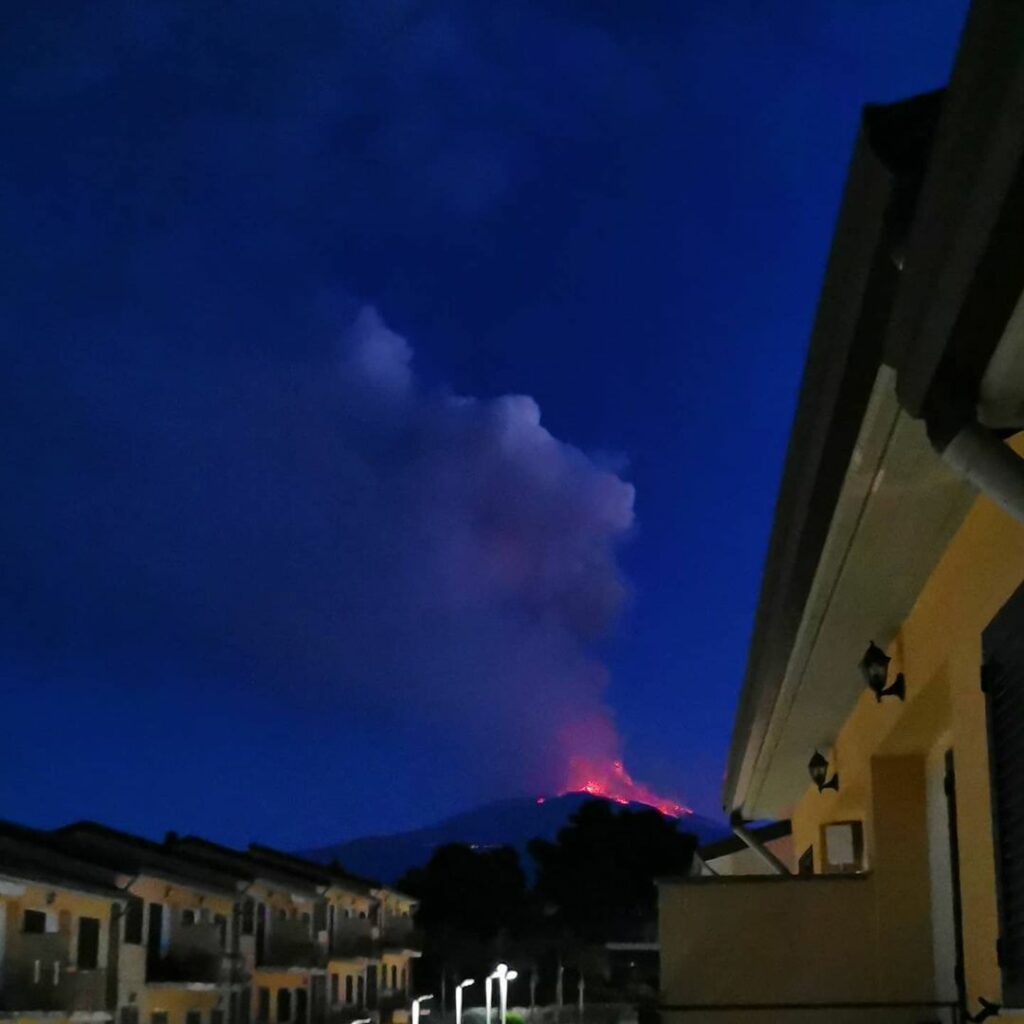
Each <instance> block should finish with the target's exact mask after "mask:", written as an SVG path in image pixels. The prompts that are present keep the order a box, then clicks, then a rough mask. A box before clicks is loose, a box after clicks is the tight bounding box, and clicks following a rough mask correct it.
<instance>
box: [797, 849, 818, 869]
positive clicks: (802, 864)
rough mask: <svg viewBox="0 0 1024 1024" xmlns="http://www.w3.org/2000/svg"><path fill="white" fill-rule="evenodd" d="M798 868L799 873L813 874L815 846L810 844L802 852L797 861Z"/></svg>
mask: <svg viewBox="0 0 1024 1024" xmlns="http://www.w3.org/2000/svg"><path fill="white" fill-rule="evenodd" d="M796 870H797V874H798V875H813V874H814V847H813V846H808V847H807V849H806V850H804V852H803V853H801V854H800V859H799V860H798V861H797V863H796Z"/></svg>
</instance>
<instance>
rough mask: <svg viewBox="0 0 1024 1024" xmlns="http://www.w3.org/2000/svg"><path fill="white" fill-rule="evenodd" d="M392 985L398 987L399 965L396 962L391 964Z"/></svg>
mask: <svg viewBox="0 0 1024 1024" xmlns="http://www.w3.org/2000/svg"><path fill="white" fill-rule="evenodd" d="M391 987H392V988H398V967H397V966H396V965H395V964H392V965H391Z"/></svg>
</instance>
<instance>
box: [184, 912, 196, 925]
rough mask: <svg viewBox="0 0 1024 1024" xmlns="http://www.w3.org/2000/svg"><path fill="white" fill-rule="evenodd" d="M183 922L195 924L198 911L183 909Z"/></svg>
mask: <svg viewBox="0 0 1024 1024" xmlns="http://www.w3.org/2000/svg"><path fill="white" fill-rule="evenodd" d="M181 923H182V924H183V925H186V926H187V925H192V924H195V923H196V912H195V911H194V910H183V911H182V912H181Z"/></svg>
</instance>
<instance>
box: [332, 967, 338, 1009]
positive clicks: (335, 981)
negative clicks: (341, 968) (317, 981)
mask: <svg viewBox="0 0 1024 1024" xmlns="http://www.w3.org/2000/svg"><path fill="white" fill-rule="evenodd" d="M337 1001H338V976H337V975H336V974H332V975H331V1005H332V1006H334V1004H335V1003H337Z"/></svg>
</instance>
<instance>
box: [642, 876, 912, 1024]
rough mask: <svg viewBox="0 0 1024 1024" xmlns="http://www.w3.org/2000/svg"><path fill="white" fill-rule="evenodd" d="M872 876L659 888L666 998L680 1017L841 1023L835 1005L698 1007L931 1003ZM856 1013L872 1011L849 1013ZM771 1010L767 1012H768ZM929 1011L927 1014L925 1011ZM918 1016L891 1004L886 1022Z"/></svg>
mask: <svg viewBox="0 0 1024 1024" xmlns="http://www.w3.org/2000/svg"><path fill="white" fill-rule="evenodd" d="M877 886H878V882H877V879H876V878H874V877H873V876H870V875H848V876H838V875H828V876H824V875H819V876H804V877H797V876H791V877H784V876H777V875H760V876H751V877H746V878H742V877H732V878H722V879H713V878H699V879H687V880H683V881H679V882H669V883H665V884H663V885H662V886H661V889H660V899H659V931H660V936H659V937H660V942H661V984H662V1003H663V1004H664V1006H665V1007H667V1008H670V1007H672V1006H676V1007H679V1006H689V1007H692V1008H691V1009H690V1010H688V1011H686V1012H681V1011H677V1012H673V1011H672V1010H671V1009H666V1010H665V1011H664V1017H665V1020H666V1021H673V1020H676V1019H678V1021H679V1022H680V1024H683V1022H685V1024H693V1022H704V1021H708V1022H714V1021H722V1020H728V1019H735V1020H737V1021H740V1020H742V1021H747V1022H749V1021H751V1020H755V1019H758V1020H760V1019H765V1020H767V1019H771V1020H773V1021H790V1020H792V1021H804V1020H815V1019H817V1020H818V1021H826V1020H827V1021H829V1022H833V1021H840V1020H843V1019H844V1018H843V1016H842V1013H841V1012H840V1011H838V1010H828V1011H822V1012H821V1013H820V1014H819V1013H815V1012H808V1011H806V1010H801V1011H792V1012H790V1013H789V1014H787V1012H786V1011H785V1010H775V1011H757V1013H756V1016H751V1011H742V1012H740V1011H737V1012H736V1013H735V1014H729V1013H727V1012H722V1011H715V1012H704V1013H702V1012H700V1011H699V1009H697V1008H696V1007H699V1006H701V1005H717V1006H730V1005H736V1004H786V1003H822V1002H830V1003H843V1002H876V1001H877V1002H881V1001H888V1000H889V999H890V998H891V997H892V991H891V979H892V975H893V974H894V973H895V972H898V973H900V974H901V975H902V977H903V979H904V981H905V982H906V984H903V985H902V986H901V993H900V998H901V1000H903V1001H907V1000H911V999H915V998H917V999H921V1000H930V999H931V987H930V976H929V975H928V973H927V971H926V970H925V971H923V970H922V969H921V964H920V957H919V956H918V954H917V952H916V951H915V950H914V949H913V948H902V947H901V945H900V938H901V936H900V935H899V934H898V933H896V932H894V931H893V930H892V923H893V922H892V920H891V919H890V918H888V917H883V916H882V915H879V914H878V913H877V912H876V908H877V907H878V905H879V895H880V894H879V891H878V888H877ZM851 1012H852V1013H853V1016H852V1017H851V1020H856V1021H863V1020H867V1019H870V1018H871V1015H870V1014H866V1013H865V1011H863V1010H857V1011H851ZM766 1013H767V1014H768V1016H765V1014H766ZM924 1016H925V1017H927V1014H925V1015H924ZM882 1019H884V1020H886V1021H903V1020H905V1021H908V1022H909V1021H917V1020H921V1019H923V1018H922V1013H921V1010H920V1009H918V1010H908V1011H906V1012H905V1013H904V1012H903V1011H895V1015H894V1011H888V1013H887V1015H886V1016H884V1017H879V1020H882Z"/></svg>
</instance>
